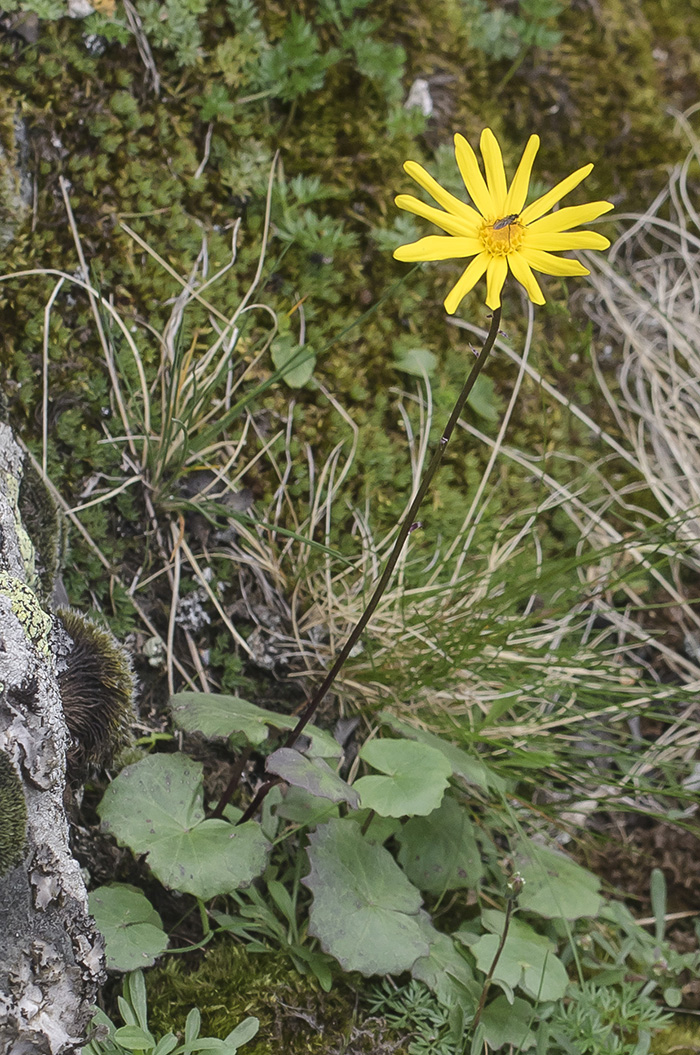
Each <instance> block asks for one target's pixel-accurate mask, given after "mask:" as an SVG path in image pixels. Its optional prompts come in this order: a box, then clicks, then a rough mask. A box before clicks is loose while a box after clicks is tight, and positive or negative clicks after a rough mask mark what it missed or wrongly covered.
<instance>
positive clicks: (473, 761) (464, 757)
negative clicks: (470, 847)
mask: <svg viewBox="0 0 700 1055" xmlns="http://www.w3.org/2000/svg"><path fill="white" fill-rule="evenodd" d="M379 718H380V720H381V721H382V722H383V723H384V724H385V725H388V726H389V728H390V729H393V730H394V732H395V733H398V734H399V736H403V737H405V738H406V739H407V740H416V741H417V742H418V743H419V744H427V745H428V747H434V748H435V750H436V751H440V752H441V754H443V755H444V756H445V758H446V759H447V761H448V762H449V763H450V765H451V767H452V775H453V776H454V777H457V778H458V779H459V780H461V781H463V782H464V783H465V784H472V785H476V786H477V787H480V788H483V789H484V791H488V790H489V789H491V788H492V789H493V790H494V791H505V789H506V782H505V780H504V779H503V778H502V777H499V776H498V775H497V774H496V773H494V772H492V771H491V770H490V769H488V768H487V767H486V766H485V765H484V763H483V762H481V761H480V760H479V759H477V758H474V757H473V756H472V755H469V754H467V752H466V751H463V750H462V749H461V747H455V745H454V744H451V743H449V741H447V740H443V738H442V737H441V736H436V735H435V733H429V732H426V730H425V729H416V728H414V726H412V725H409V724H408V722H402V721H401V719H400V718H396V717H395V716H394V715H393V714H391V712H390V711H381V712H380V714H379Z"/></svg>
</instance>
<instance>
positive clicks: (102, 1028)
mask: <svg viewBox="0 0 700 1055" xmlns="http://www.w3.org/2000/svg"><path fill="white" fill-rule="evenodd" d="M118 1004H119V1013H120V1014H121V1017H122V1019H123V1021H124V1025H123V1026H116V1025H115V1024H114V1022H112V1020H111V1019H110V1018H109V1017H108V1016H107V1015H106V1014H105V1013H104V1011H97V1012H96V1014H95V1016H94V1018H93V1020H92V1026H91V1030H92V1034H93V1035H92V1037H91V1039H90V1041H89V1043H88V1044H86V1045H85V1046H84V1047H83V1053H82V1055H123V1052H125V1051H140V1052H144V1053H145V1055H195V1052H198V1051H211V1052H219V1055H236V1052H237V1051H238V1050H239V1049H240V1048H241V1047H242V1046H243V1045H244V1044H247V1043H248V1041H250V1040H252V1039H253V1037H254V1036H255V1035H256V1033H257V1032H258V1028H259V1022H258V1020H257V1018H253V1017H249V1018H246V1019H244V1021H243V1022H241V1023H240V1025H238V1026H236V1028H235V1029H232V1030H231V1032H230V1033H229V1034H228V1035H227V1036H226V1037H224V1039H223V1040H219V1039H217V1038H216V1037H200V1035H199V1031H200V1028H201V1016H200V1013H199V1011H198V1009H197V1008H196V1007H195V1008H192V1010H191V1011H190V1013H189V1014H188V1016H187V1021H186V1023H185V1035H184V1038H183V1041H182V1043H178V1038H177V1037H176V1036H175V1034H174V1033H166V1034H165V1035H164V1036H162V1037H159V1038H156V1037H154V1036H153V1034H152V1033H151V1031H150V1030H149V1028H148V1006H147V1001H146V985H145V983H144V980H143V974H142V973H141V971H134V972H132V973H131V974H128V975H126V977H125V978H124V982H123V985H122V995H121V996H120V997H119V998H118Z"/></svg>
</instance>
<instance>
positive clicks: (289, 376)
mask: <svg viewBox="0 0 700 1055" xmlns="http://www.w3.org/2000/svg"><path fill="white" fill-rule="evenodd" d="M270 354H271V355H272V362H273V363H274V364H275V367H276V368H277V369H278V370H280V371H282V380H283V381H284V383H285V384H287V385H289V387H290V388H303V386H304V385H305V384H307V382H308V381H310V380H311V377H312V376H313V372H314V369H315V367H316V353H315V352H314V351H313V350H312V349H311V348H309V347H302V346H301V345H299V344H298V343H297V342H296V341H295V340H294V338H293V337H289V336H286V335H284V336H282V337H278V338H277V339H276V340H274V341H273V342H272V347H271V349H270Z"/></svg>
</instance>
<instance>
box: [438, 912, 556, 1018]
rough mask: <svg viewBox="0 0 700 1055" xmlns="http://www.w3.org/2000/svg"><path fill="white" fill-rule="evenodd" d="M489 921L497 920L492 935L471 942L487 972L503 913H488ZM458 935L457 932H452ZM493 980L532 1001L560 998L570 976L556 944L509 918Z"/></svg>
mask: <svg viewBox="0 0 700 1055" xmlns="http://www.w3.org/2000/svg"><path fill="white" fill-rule="evenodd" d="M487 922H488V923H489V924H491V925H492V924H493V923H494V922H497V928H496V931H495V933H493V934H484V935H483V936H482V937H481V938H479V940H478V941H477V942H476V943H475V944H473V945H471V951H472V954H473V955H474V957H475V958H476V964H477V967H478V968H479V970H480V971H483V972H484V974H488V972H489V971H490V969H491V965H492V964H493V961H494V958H495V956H496V951H497V950H498V947H499V945H500V942H501V935H502V933H503V926H504V925H505V914H504V913H500V912H490V911H489V912H488V921H487ZM455 937H457V938H459V932H457V934H456V935H455ZM493 980H494V982H502V983H504V984H505V986H507V988H508V989H514V988H515V986H520V988H521V989H522V990H523V991H524V992H525V993H526V994H527V995H528V996H531V997H533V999H535V1000H540V1001H546V1000H560V999H561V998H562V996H563V995H564V993H565V992H566V987H567V985H568V984H569V979H568V976H567V973H566V969H565V968H564V965H563V963H562V962H561V960H559V959H558V958H557V955H556V947H555V946H554V944H553V943H552V942H551V941H550V940H549V938H546V937H544V935H542V934H538V933H537V932H536V931H535V930H533V929H532V927H530V926H528V924H527V923H524V922H523V921H522V920H517V919H511V921H510V927H509V930H508V937H507V938H506V941H505V945H504V946H503V950H502V952H501V955H500V957H499V960H498V963H497V964H496V968H495V970H494V972H493Z"/></svg>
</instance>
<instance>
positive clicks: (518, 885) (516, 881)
mask: <svg viewBox="0 0 700 1055" xmlns="http://www.w3.org/2000/svg"><path fill="white" fill-rule="evenodd" d="M523 883H524V880H523V879H522V878H521V877H520V875H519V874H517V873H516V875H515V876H514V877H513V882H512V884H510V885H511V888H512V889H511V893H510V895H509V897H508V901H507V903H506V918H505V920H504V921H503V933H502V934H501V940H500V941H499V943H498V948H497V949H496V954H495V956H494V958H493V961H492V963H491V966H490V967H489V973H488V974H487V975H486V978H485V979H484V988H483V989H482V990H481V997H480V999H479V1005H478V1007H477V1009H476V1013H475V1015H474V1018H473V1019H472V1023H471V1028H472V1033H474V1031H475V1030H476V1027H477V1026H478V1025H479V1022H480V1020H481V1015H482V1013H483V1010H484V1005H485V1004H486V997H487V996H488V995H489V989H490V988H491V980H492V978H493V974H494V971H495V970H496V965H497V964H498V961H499V960H500V958H501V953H502V952H503V949H504V946H505V944H506V938H507V937H508V931H509V929H510V918H511V916H512V915H513V909H514V908H515V902H516V900H517V897H518V894H519V893H520V891H521V890H522V888H523Z"/></svg>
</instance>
